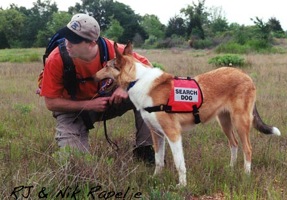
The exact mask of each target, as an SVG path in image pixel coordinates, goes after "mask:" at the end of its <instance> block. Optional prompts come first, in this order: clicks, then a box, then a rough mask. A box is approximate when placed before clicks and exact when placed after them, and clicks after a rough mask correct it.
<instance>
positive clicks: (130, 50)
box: [124, 41, 133, 55]
mask: <svg viewBox="0 0 287 200" xmlns="http://www.w3.org/2000/svg"><path fill="white" fill-rule="evenodd" d="M132 54H133V44H132V42H131V41H128V43H127V45H126V47H125V50H124V55H132Z"/></svg>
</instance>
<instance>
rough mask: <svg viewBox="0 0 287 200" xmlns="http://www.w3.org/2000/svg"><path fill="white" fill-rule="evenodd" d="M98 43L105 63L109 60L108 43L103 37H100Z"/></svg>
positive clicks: (102, 60)
mask: <svg viewBox="0 0 287 200" xmlns="http://www.w3.org/2000/svg"><path fill="white" fill-rule="evenodd" d="M97 43H98V45H99V51H100V59H101V64H102V65H103V64H104V63H105V62H107V61H108V60H109V51H108V47H107V43H106V40H105V39H104V38H103V37H99V39H98V40H97Z"/></svg>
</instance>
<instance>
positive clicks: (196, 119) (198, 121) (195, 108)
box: [192, 105, 200, 124]
mask: <svg viewBox="0 0 287 200" xmlns="http://www.w3.org/2000/svg"><path fill="white" fill-rule="evenodd" d="M192 108H193V111H192V114H193V116H194V123H195V124H199V123H200V116H199V111H198V109H197V107H196V105H193V106H192Z"/></svg>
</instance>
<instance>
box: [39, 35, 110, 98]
mask: <svg viewBox="0 0 287 200" xmlns="http://www.w3.org/2000/svg"><path fill="white" fill-rule="evenodd" d="M97 43H98V45H99V51H100V60H101V64H102V65H103V64H104V63H105V62H107V61H108V60H109V52H108V48H107V44H106V41H105V39H104V38H102V37H99V38H98V41H97ZM56 47H58V48H59V50H60V55H61V58H62V60H63V65H64V75H63V80H64V87H65V89H66V90H67V91H68V94H69V95H70V96H71V98H72V99H75V98H76V89H77V84H78V83H81V82H85V81H92V80H93V78H92V77H86V78H82V79H77V77H76V70H75V65H74V63H73V60H72V58H71V57H70V56H69V53H68V52H67V49H66V45H65V38H64V37H63V35H62V34H61V32H60V31H58V32H56V33H55V34H54V35H53V36H52V37H51V39H50V41H49V43H48V45H47V47H46V50H45V53H44V55H43V66H44V68H45V63H46V59H47V58H48V56H49V55H50V53H51V52H52V51H53V50H54V49H55V48H56ZM44 68H43V69H42V71H41V72H40V74H39V76H38V89H37V91H36V94H39V95H40V93H41V87H42V79H43V74H44Z"/></svg>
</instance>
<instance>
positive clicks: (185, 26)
mask: <svg viewBox="0 0 287 200" xmlns="http://www.w3.org/2000/svg"><path fill="white" fill-rule="evenodd" d="M79 12H83V13H89V14H90V15H92V16H94V17H95V18H96V19H97V20H98V22H99V25H100V27H101V35H102V36H105V37H108V38H110V39H113V40H115V41H117V42H120V43H126V42H127V41H129V40H132V41H133V43H134V45H135V46H138V47H143V48H170V47H188V46H189V47H193V48H197V49H199V48H212V47H216V46H218V45H220V44H237V45H241V46H244V45H245V46H247V47H248V48H249V47H250V46H251V47H252V45H253V46H255V47H260V48H268V47H269V46H271V45H272V41H273V39H274V38H286V36H287V34H286V32H284V31H283V29H282V27H281V24H280V21H278V20H277V19H276V18H274V17H272V18H270V19H269V20H268V21H267V22H263V21H262V20H261V19H260V18H259V17H255V18H253V19H251V20H252V21H253V22H254V25H252V26H245V25H240V24H237V23H228V21H227V19H226V18H225V16H224V15H223V14H222V13H223V11H222V9H221V8H207V7H206V6H205V0H198V2H197V3H192V4H191V5H187V7H185V8H182V9H181V10H180V15H175V16H172V17H171V18H170V19H169V21H168V24H167V25H164V24H162V23H161V22H160V20H159V18H158V17H157V16H156V15H148V14H147V15H144V16H140V15H138V14H136V13H135V12H134V10H132V9H131V7H130V6H128V5H125V4H123V3H120V2H117V1H114V0H82V2H81V3H76V4H75V5H74V6H71V7H69V9H68V11H67V12H64V11H59V9H58V6H57V4H56V3H55V2H54V3H52V2H51V0H37V1H36V2H34V3H33V7H32V8H31V9H27V8H25V7H22V6H21V7H19V6H17V5H15V4H11V5H10V6H9V8H6V9H3V8H0V20H1V24H0V48H2V49H3V48H30V47H45V46H46V45H47V43H48V40H49V38H50V37H51V36H52V35H53V34H54V33H55V32H56V31H57V30H59V29H60V28H62V27H63V26H64V25H66V24H67V23H68V22H69V21H70V19H71V17H72V16H73V14H75V13H79Z"/></svg>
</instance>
